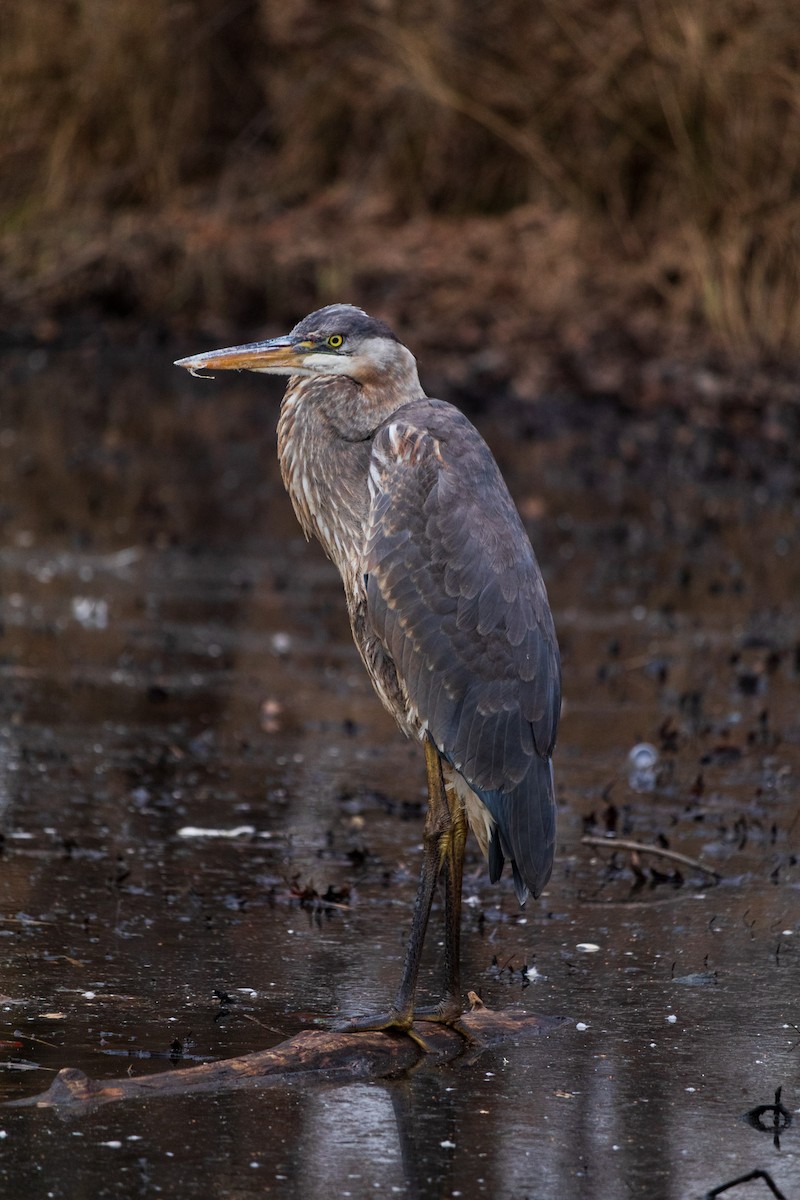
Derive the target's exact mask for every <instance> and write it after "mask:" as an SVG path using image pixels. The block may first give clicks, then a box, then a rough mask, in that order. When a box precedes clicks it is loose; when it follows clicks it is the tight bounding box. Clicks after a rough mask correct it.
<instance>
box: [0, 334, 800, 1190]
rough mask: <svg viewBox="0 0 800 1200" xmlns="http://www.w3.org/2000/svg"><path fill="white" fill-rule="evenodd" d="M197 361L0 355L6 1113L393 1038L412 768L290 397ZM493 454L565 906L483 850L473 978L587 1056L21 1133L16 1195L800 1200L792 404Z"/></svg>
mask: <svg viewBox="0 0 800 1200" xmlns="http://www.w3.org/2000/svg"><path fill="white" fill-rule="evenodd" d="M189 349H190V348H189ZM180 352H185V348H175V350H174V351H173V350H172V348H170V349H169V350H165V349H164V348H163V347H148V346H145V347H139V348H138V350H136V348H133V349H131V351H130V354H129V355H128V356H126V355H125V354H123V353H121V352H120V351H119V350H116V351H115V352H114V353H113V354H112V353H110V352H107V351H102V350H101V349H98V348H97V347H84V348H81V349H78V350H64V351H62V352H60V353H55V352H53V353H52V354H51V356H50V357H49V358H48V357H47V356H46V355H43V354H42V353H41V352H40V351H36V352H35V353H32V354H28V353H26V352H23V351H19V350H17V351H14V352H13V353H9V354H7V356H6V358H7V362H6V373H7V377H8V378H9V379H10V380H11V385H10V387H9V391H8V396H9V399H8V400H4V402H3V407H2V411H1V412H0V485H1V486H2V501H1V502H0V503H1V507H0V519H2V523H3V530H4V536H3V543H2V544H3V549H2V551H0V588H1V591H0V675H2V680H3V688H2V696H1V697H0V718H2V728H1V729H0V820H1V821H2V831H3V835H4V841H3V845H2V859H0V897H1V898H2V903H1V904H0V938H2V943H1V946H2V963H3V969H2V977H1V978H0V992H2V1018H3V1021H2V1033H1V1034H0V1039H2V1061H0V1066H2V1072H0V1085H1V1086H2V1098H3V1099H6V1100H8V1099H16V1098H21V1097H24V1096H30V1095H34V1094H36V1093H38V1092H42V1091H44V1090H45V1089H46V1088H47V1087H48V1086H49V1084H50V1082H51V1080H52V1078H53V1076H54V1074H55V1073H56V1072H57V1071H58V1070H59V1069H60V1068H62V1067H64V1066H72V1067H80V1068H81V1069H82V1070H84V1071H85V1072H87V1074H89V1075H90V1076H92V1077H95V1078H113V1077H118V1076H125V1075H127V1074H134V1075H137V1074H144V1073H150V1072H156V1071H164V1070H170V1069H171V1068H172V1067H173V1066H174V1065H180V1066H188V1065H191V1064H192V1063H193V1062H201V1061H207V1060H209V1059H213V1058H224V1057H229V1056H232V1055H235V1054H241V1053H244V1052H247V1051H249V1050H253V1049H258V1048H263V1047H265V1046H268V1045H271V1044H274V1043H277V1042H279V1041H281V1040H283V1039H284V1038H287V1037H289V1036H291V1035H292V1034H293V1033H295V1032H297V1031H298V1030H299V1029H301V1028H303V1027H307V1026H309V1025H313V1024H314V1023H315V1022H316V1021H318V1020H319V1019H320V1018H326V1017H334V1016H337V1015H342V1014H355V1013H360V1012H370V1011H376V1010H377V1009H379V1008H380V1007H381V1006H382V1005H383V1004H385V1001H386V999H387V998H388V997H389V996H390V995H391V994H392V992H393V989H394V986H395V983H396V980H397V976H398V972H399V968H400V964H401V960H402V954H403V949H404V943H405V937H406V933H407V929H408V923H409V918H410V909H411V902H412V898H413V894H414V889H415V883H416V873H417V869H418V865H419V849H420V839H421V832H422V820H423V812H424V808H423V805H424V774H423V765H422V756H421V753H420V751H419V748H418V747H415V746H412V745H411V744H409V743H407V742H405V741H404V740H403V738H402V737H401V736H400V735H399V734H398V732H397V731H396V730H395V728H394V726H393V725H392V723H391V721H390V720H389V718H388V717H387V716H386V715H385V714H384V713H383V711H382V710H381V708H380V706H379V704H378V702H377V700H376V699H375V697H374V696H373V694H372V691H371V688H370V685H369V682H368V680H367V679H366V676H365V675H364V673H363V670H362V667H361V664H360V661H359V659H358V656H357V654H356V651H355V650H354V648H353V646H352V644H351V641H350V637H349V631H348V628H347V623H346V617H345V613H344V604H343V600H342V596H341V587H340V584H339V581H338V578H337V576H336V574H335V571H334V570H333V568H332V567H331V566H330V565H329V564H328V563H327V562H326V561H325V560H324V558H323V557H322V555H321V552H320V551H319V549H318V548H317V547H316V546H306V545H305V544H304V543H303V541H302V538H301V537H300V535H299V531H298V530H297V528H296V526H295V523H294V518H293V515H292V513H291V510H290V507H289V502H288V500H287V499H286V497H285V496H284V494H283V491H282V488H281V485H280V480H279V476H278V472H277V466H276V464H275V461H274V454H275V449H274V424H275V419H276V415H277V398H278V396H279V395H280V389H279V388H278V389H275V388H274V387H272V384H271V381H267V382H265V381H263V380H252V379H247V378H241V379H239V378H234V379H233V380H231V379H219V380H216V381H214V382H213V383H208V382H206V383H203V382H201V381H199V380H189V379H187V378H184V376H183V375H181V374H178V373H174V374H172V373H170V372H169V370H168V367H167V366H166V364H168V363H169V361H170V360H171V359H172V358H174V357H177V355H178V353H180ZM477 419H478V421H479V424H480V425H481V428H482V430H483V431H484V433H485V435H486V436H487V438H488V440H489V441H490V443H491V445H492V446H493V448H494V449H495V451H496V453H497V456H498V459H499V461H500V463H501V466H502V468H503V470H504V472H505V474H506V476H507V478H508V480H509V483H510V486H511V489H512V492H513V494H514V495H515V497H516V499H517V501H518V503H519V505H520V509H521V511H522V513H523V517H524V518H525V520H526V522H527V524H528V526H529V529H530V531H531V535H532V538H533V541H534V545H535V546H536V548H537V552H538V554H539V557H540V560H541V562H542V565H543V569H544V572H545V576H546V578H547V583H548V588H549V591H550V596H551V601H552V605H553V609H554V613H555V617H556V624H557V627H558V630H559V637H560V641H561V645H562V651H563V659H564V692H565V708H564V717H563V721H562V727H561V734H560V740H559V747H558V751H557V759H556V769H557V784H558V793H559V801H560V829H559V844H558V854H557V859H556V866H555V870H554V873H553V878H552V880H551V883H550V885H549V886H548V888H547V890H546V892H545V894H544V895H543V896H542V897H541V898H540V899H539V900H538V901H537V902H529V903H528V905H527V907H526V909H525V910H520V909H519V908H518V906H517V904H516V902H515V900H514V896H513V889H512V887H511V885H510V881H509V880H507V879H506V880H504V881H503V882H502V884H501V885H498V886H495V887H492V886H490V885H489V883H488V878H487V876H486V872H485V869H484V865H483V863H482V861H481V859H480V857H479V855H478V854H477V851H476V848H475V847H474V845H473V844H470V846H469V848H468V860H467V865H466V878H465V900H466V904H465V914H464V939H463V940H464V945H463V980H464V985H465V988H470V989H472V990H474V991H476V992H478V993H480V995H481V996H482V998H483V1000H484V1001H485V1003H486V1004H488V1005H489V1006H491V1007H493V1008H512V1009H513V1008H521V1009H524V1010H526V1011H529V1012H533V1013H537V1014H542V1015H548V1016H563V1017H566V1018H568V1020H566V1021H565V1022H564V1023H563V1024H562V1025H561V1026H559V1027H558V1028H557V1029H556V1030H555V1031H554V1032H552V1033H550V1034H548V1035H543V1036H541V1037H539V1038H534V1039H531V1040H526V1041H520V1042H519V1043H518V1044H505V1045H503V1046H501V1047H497V1048H493V1049H491V1050H487V1051H485V1052H484V1053H483V1054H482V1055H479V1056H477V1057H475V1056H473V1055H469V1054H465V1055H464V1056H463V1057H462V1058H461V1059H459V1060H458V1061H457V1062H455V1063H454V1064H449V1065H446V1066H443V1065H437V1064H435V1063H428V1062H423V1063H421V1064H420V1065H419V1066H418V1067H417V1069H415V1070H414V1071H413V1072H411V1073H410V1074H409V1075H408V1076H405V1077H402V1078H398V1079H393V1080H391V1081H380V1082H364V1081H357V1082H353V1083H351V1084H348V1085H344V1084H341V1083H339V1084H337V1085H333V1084H332V1083H331V1082H330V1080H326V1079H316V1080H315V1079H309V1078H303V1079H302V1081H299V1080H296V1081H294V1082H283V1083H280V1084H277V1085H276V1084H273V1085H271V1086H270V1087H262V1088H251V1089H247V1090H240V1091H236V1092H233V1093H230V1094H226V1095H219V1096H216V1097H209V1096H202V1095H201V1096H193V1095H188V1096H185V1097H182V1098H179V1099H175V1098H171V1099H162V1100H157V1099H152V1100H146V1101H145V1100H142V1101H132V1102H126V1103H120V1104H109V1105H106V1106H104V1107H102V1108H98V1109H95V1110H93V1111H90V1112H82V1113H81V1114H80V1115H76V1114H72V1113H70V1112H66V1113H63V1114H62V1113H60V1112H58V1111H54V1110H50V1109H47V1110H36V1109H20V1110H18V1109H8V1108H7V1109H5V1110H0V1131H1V1136H0V1180H2V1183H3V1186H4V1191H5V1193H6V1194H8V1195H13V1196H16V1197H27V1196H31V1197H33V1196H36V1197H39V1196H42V1197H50V1196H52V1197H71V1196H76V1195H79V1194H80V1195H83V1194H85V1195H90V1196H93V1197H109V1198H110V1197H128V1196H148V1197H149V1196H154V1195H160V1196H161V1195H163V1196H174V1197H186V1198H190V1197H195V1196H196V1197H207V1196H218V1197H236V1198H238V1197H246V1196H251V1195H252V1196H256V1195H258V1196H270V1195H275V1196H281V1197H298V1198H299V1197H303V1198H304V1200H306V1198H308V1200H313V1198H315V1197H323V1196H324V1197H326V1198H327V1197H340V1196H341V1197H348V1196H352V1197H367V1196H370V1197H371V1196H384V1195H385V1196H392V1195H397V1196H407V1197H412V1198H413V1197H420V1198H423V1197H424V1198H427V1197H448V1198H449V1197H458V1196H463V1197H467V1198H470V1197H480V1196H486V1197H491V1198H500V1200H523V1198H524V1197H527V1198H529V1200H533V1198H534V1197H536V1198H539V1200H553V1198H561V1197H586V1198H587V1200H590V1198H591V1200H600V1198H602V1200H608V1198H616V1197H631V1196H633V1197H646V1198H661V1197H663V1198H664V1200H667V1198H668V1200H684V1198H686V1197H698V1198H700V1197H704V1196H706V1195H708V1194H709V1193H711V1192H712V1191H713V1189H715V1188H720V1187H722V1186H723V1185H724V1184H725V1183H728V1182H732V1181H733V1180H735V1179H736V1178H738V1177H740V1176H743V1175H747V1174H750V1173H751V1172H753V1171H755V1170H757V1169H758V1170H761V1171H763V1172H765V1173H767V1174H768V1175H769V1177H770V1179H771V1180H772V1181H773V1184H774V1186H775V1187H776V1188H777V1189H778V1191H779V1192H780V1193H781V1194H782V1195H784V1196H786V1197H787V1198H788V1197H797V1196H800V1154H798V1137H799V1136H800V1116H798V1114H800V1078H799V1077H800V1004H799V1003H798V996H799V995H800V954H799V953H798V948H799V947H800V867H799V866H798V853H800V816H798V795H799V793H798V775H799V774H800V729H799V728H798V718H797V710H798V704H797V700H798V682H799V680H800V617H798V611H797V596H798V594H799V593H800V554H798V537H797V527H798V515H800V512H799V510H800V500H799V499H798V495H799V493H798V472H797V462H796V457H795V456H796V446H797V444H798V432H800V431H799V430H798V425H799V424H800V421H798V416H797V410H794V409H793V410H788V411H785V410H782V409H776V410H775V411H773V412H754V411H751V410H750V409H749V408H748V407H747V405H746V404H745V403H742V405H741V406H738V407H733V408H729V409H727V410H724V411H723V410H717V409H715V410H713V411H711V410H709V411H708V412H705V411H701V412H687V411H683V410H679V409H674V410H673V409H670V410H660V411H659V412H657V413H655V412H647V411H642V412H640V413H630V412H624V411H621V410H619V409H618V408H616V407H615V406H614V405H613V404H612V403H611V402H610V401H600V400H597V401H595V402H592V403H589V402H586V401H582V400H578V399H576V398H571V397H564V398H560V399H557V400H555V399H553V400H547V401H543V402H542V404H541V405H539V406H537V407H535V408H532V409H520V408H519V407H515V406H513V405H511V404H510V403H507V402H502V403H501V402H500V401H498V402H497V404H495V405H488V406H487V408H486V410H485V411H483V412H482V413H480V414H478V417H477ZM642 744H644V745H645V746H648V747H651V748H652V749H650V750H645V751H641V752H640V755H639V757H638V758H636V756H634V758H632V757H631V751H632V750H633V749H634V747H636V746H641V745H642ZM587 835H588V836H590V837H595V838H597V837H607V836H611V835H616V836H618V837H620V838H625V839H628V840H632V841H635V842H639V843H645V844H647V845H650V846H656V847H660V848H662V849H665V848H666V849H670V850H673V851H676V852H679V853H681V854H683V855H687V856H688V857H689V858H690V859H691V860H695V861H696V862H699V863H702V864H703V866H704V867H705V868H706V869H705V870H703V869H701V868H700V867H699V866H697V865H692V864H691V863H690V864H689V865H682V864H678V863H676V862H675V861H674V860H672V859H669V858H660V857H657V856H655V855H653V854H650V853H647V852H640V853H638V854H637V853H634V854H631V852H629V851H622V850H617V851H616V852H615V851H614V850H613V849H612V848H610V847H606V846H601V847H597V846H596V845H593V844H585V843H584V842H583V841H582V838H583V837H584V836H587ZM714 872H716V873H717V875H718V878H717V877H716V876H715V875H714V874H713V873H714ZM438 916H439V911H438V908H437V909H436V910H435V911H434V914H433V918H432V922H433V923H432V927H431V930H430V934H429V946H428V958H427V960H426V966H425V969H424V973H423V980H422V989H423V990H425V991H430V992H431V994H432V995H434V994H435V987H436V955H435V951H436V949H437V945H438V942H439V939H438V936H437V935H438V927H437V925H436V921H437V917H438ZM779 1088H780V1089H782V1091H781V1097H780V1101H779V1103H780V1106H781V1107H780V1108H776V1107H775V1104H776V1091H777V1089H779ZM758 1106H773V1107H771V1108H766V1109H764V1110H763V1111H762V1112H761V1113H760V1115H755V1116H754V1115H752V1114H753V1110H755V1109H756V1108H757V1107H758ZM748 1113H750V1114H751V1117H750V1120H748V1119H747V1114H748ZM759 1126H760V1127H759ZM769 1194H774V1193H770V1191H769V1188H768V1185H767V1183H766V1182H765V1181H764V1179H763V1178H762V1179H754V1180H753V1181H752V1182H749V1183H742V1184H740V1185H738V1186H736V1187H734V1188H731V1189H729V1191H727V1192H726V1193H725V1195H730V1196H734V1197H736V1198H737V1200H741V1198H745V1200H747V1198H748V1197H758V1196H765V1195H769Z"/></svg>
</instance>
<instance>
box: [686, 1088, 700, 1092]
mask: <svg viewBox="0 0 800 1200" xmlns="http://www.w3.org/2000/svg"><path fill="white" fill-rule="evenodd" d="M683 1090H684V1091H685V1092H696V1091H697V1088H693V1087H687V1088H684V1089H683Z"/></svg>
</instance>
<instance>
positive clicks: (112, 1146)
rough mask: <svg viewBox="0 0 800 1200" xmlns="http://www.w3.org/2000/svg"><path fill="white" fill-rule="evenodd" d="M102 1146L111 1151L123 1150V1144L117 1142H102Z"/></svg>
mask: <svg viewBox="0 0 800 1200" xmlns="http://www.w3.org/2000/svg"><path fill="white" fill-rule="evenodd" d="M100 1145H101V1146H108V1148H109V1150H121V1149H122V1142H117V1141H114V1142H101V1143H100Z"/></svg>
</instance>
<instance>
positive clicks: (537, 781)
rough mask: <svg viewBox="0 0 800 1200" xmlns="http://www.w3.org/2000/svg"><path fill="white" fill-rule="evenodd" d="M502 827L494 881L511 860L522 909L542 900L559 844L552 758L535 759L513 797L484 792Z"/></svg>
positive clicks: (492, 856)
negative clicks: (530, 896) (534, 899)
mask: <svg viewBox="0 0 800 1200" xmlns="http://www.w3.org/2000/svg"><path fill="white" fill-rule="evenodd" d="M479 794H480V797H481V799H482V800H483V802H484V804H485V805H486V807H487V808H488V809H489V812H490V813H491V814H492V816H493V817H494V819H495V821H496V822H497V824H496V825H495V828H494V831H493V833H492V838H491V841H490V843H489V852H488V858H489V878H490V879H491V881H492V883H496V882H497V880H498V879H499V878H500V875H501V873H502V870H503V865H504V863H505V860H506V859H509V860H510V861H511V870H512V873H513V876H514V887H515V889H516V893H517V898H518V900H519V902H520V904H524V903H525V901H526V900H527V898H528V893H529V892H530V893H532V894H533V896H534V897H536V896H538V895H539V893H540V892H541V890H542V888H543V887H544V886H545V884H546V883H547V881H548V879H549V878H550V872H551V871H552V869H553V857H554V854H555V843H556V801H555V789H554V786H553V766H552V763H551V761H550V759H549V758H542V757H541V756H540V755H538V754H537V755H536V756H535V757H534V760H533V763H532V764H531V769H530V770H529V771H528V773H527V775H526V776H525V778H524V779H523V780H522V782H521V783H519V784H517V786H516V787H515V788H514V789H513V790H512V791H510V792H503V791H491V792H480V793H479Z"/></svg>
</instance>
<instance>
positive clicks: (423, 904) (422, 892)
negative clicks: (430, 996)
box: [346, 736, 467, 1030]
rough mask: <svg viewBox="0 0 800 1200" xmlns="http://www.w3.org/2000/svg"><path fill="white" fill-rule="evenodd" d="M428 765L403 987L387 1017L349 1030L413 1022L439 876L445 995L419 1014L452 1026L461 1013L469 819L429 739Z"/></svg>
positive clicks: (353, 1024)
mask: <svg viewBox="0 0 800 1200" xmlns="http://www.w3.org/2000/svg"><path fill="white" fill-rule="evenodd" d="M424 745H425V767H426V770H427V775H428V813H427V816H426V818H425V832H424V834H423V853H422V868H421V870H420V876H419V885H418V887H417V896H416V900H415V901H414V914H413V917H412V919H411V933H410V935H409V939H408V947H407V949H406V956H405V960H404V963H403V974H402V977H401V979H400V986H399V988H398V989H397V995H396V996H395V1001H394V1004H393V1005H392V1007H391V1008H390V1009H389V1012H388V1013H385V1014H382V1015H380V1016H376V1017H363V1018H356V1019H355V1020H354V1021H348V1022H347V1026H346V1027H347V1028H348V1029H352V1030H357V1029H404V1030H408V1029H410V1027H411V1023H412V1021H413V1020H414V1016H415V1013H414V994H415V992H416V989H417V977H418V975H419V965H420V960H421V958H422V946H423V943H424V941H425V931H426V930H427V927H428V917H429V916H430V911H431V904H432V902H433V891H434V888H435V887H436V880H437V879H438V877H439V874H440V872H442V871H444V875H445V947H444V975H445V991H444V996H443V998H442V1001H441V1003H440V1004H438V1005H437V1006H436V1007H435V1008H434V1009H428V1010H426V1011H424V1012H420V1013H418V1014H417V1015H418V1016H420V1017H422V1018H423V1019H424V1020H428V1021H443V1022H453V1021H456V1020H457V1019H458V1017H459V1016H460V1015H461V987H460V972H459V939H460V930H461V875H462V869H463V860H464V843H465V841H466V837H467V819H466V816H465V814H464V810H463V808H462V806H461V802H460V801H459V799H458V797H457V796H456V795H455V793H454V792H452V791H451V792H450V793H447V792H446V791H445V785H444V779H443V777H442V762H441V759H440V758H439V752H438V750H437V749H436V747H435V746H434V744H433V742H432V741H431V740H430V738H429V737H427V736H426V738H425V743H424Z"/></svg>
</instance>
